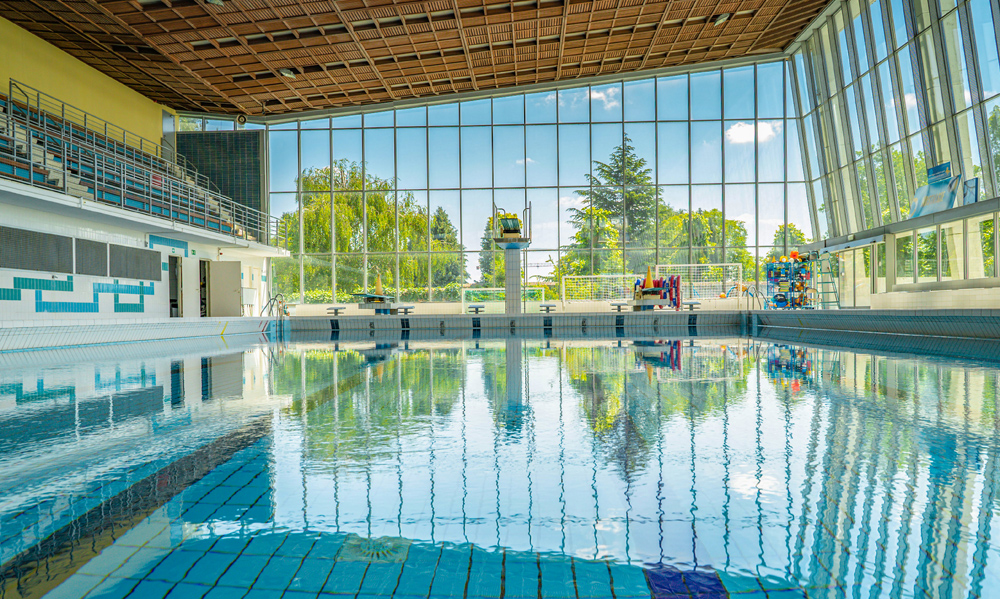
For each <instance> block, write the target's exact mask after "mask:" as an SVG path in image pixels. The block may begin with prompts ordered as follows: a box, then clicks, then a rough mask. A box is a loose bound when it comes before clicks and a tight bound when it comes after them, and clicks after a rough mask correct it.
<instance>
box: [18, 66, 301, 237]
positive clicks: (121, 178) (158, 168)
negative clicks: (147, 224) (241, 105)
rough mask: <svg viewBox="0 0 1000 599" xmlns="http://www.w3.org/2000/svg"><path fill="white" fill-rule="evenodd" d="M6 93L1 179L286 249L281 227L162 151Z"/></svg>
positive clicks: (83, 116) (76, 114) (92, 120)
mask: <svg viewBox="0 0 1000 599" xmlns="http://www.w3.org/2000/svg"><path fill="white" fill-rule="evenodd" d="M10 92H11V95H10V96H8V97H7V98H3V97H2V96H0V176H2V177H5V178H8V179H13V180H16V181H19V182H22V183H27V184H30V185H32V186H35V187H40V188H45V189H50V190H53V191H60V192H62V193H66V194H68V195H72V196H75V197H79V198H83V199H88V200H93V201H96V202H100V203H103V204H110V205H115V206H118V207H119V208H122V209H125V210H130V211H134V212H142V213H146V214H149V215H152V216H156V217H159V218H164V219H168V220H172V221H177V222H182V223H185V224H188V225H192V226H195V227H199V228H203V229H208V230H211V231H215V232H219V233H223V234H225V235H232V236H234V237H237V238H240V239H246V240H248V241H255V242H258V243H262V244H266V245H270V246H275V247H287V241H288V231H287V225H286V224H285V223H282V222H281V220H280V219H278V218H275V217H272V216H271V215H269V214H266V213H264V212H261V211H259V210H255V209H253V208H249V207H247V206H244V205H242V204H239V203H237V202H234V201H233V200H231V199H230V198H227V197H226V196H224V195H222V194H221V193H220V192H219V191H218V188H216V187H215V186H214V185H212V184H211V182H210V181H209V180H208V179H207V178H205V177H204V176H203V175H200V174H198V173H197V172H195V171H192V170H191V169H189V168H186V167H185V166H184V165H182V164H178V163H176V162H173V161H171V160H169V159H167V158H166V157H165V154H166V153H169V150H168V149H166V148H164V147H162V146H160V145H158V144H154V143H153V142H150V141H148V140H146V139H144V138H142V137H140V136H138V135H134V134H131V133H128V132H126V131H125V130H123V129H121V128H119V127H116V126H114V125H111V124H110V123H107V122H106V121H103V120H100V119H97V118H96V117H93V116H91V115H88V114H87V113H85V112H83V111H80V110H77V109H75V108H73V107H71V106H69V105H67V104H65V103H62V102H59V101H58V100H56V99H55V98H52V97H51V96H46V95H45V94H42V93H41V92H37V90H32V89H31V88H28V87H26V86H24V85H21V84H18V83H16V82H11V86H10ZM92 125H93V126H97V127H98V129H97V130H95V129H94V128H92ZM106 133H107V134H106ZM147 150H150V151H147Z"/></svg>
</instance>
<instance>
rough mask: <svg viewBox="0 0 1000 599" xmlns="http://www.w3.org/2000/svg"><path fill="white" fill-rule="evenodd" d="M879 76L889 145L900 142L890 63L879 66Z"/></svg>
mask: <svg viewBox="0 0 1000 599" xmlns="http://www.w3.org/2000/svg"><path fill="white" fill-rule="evenodd" d="M878 76H879V82H880V84H881V86H882V112H883V113H884V115H885V126H886V130H887V131H888V132H889V143H896V142H897V141H899V122H898V120H897V119H898V117H897V115H896V100H895V97H894V96H893V91H892V71H891V70H890V68H889V62H888V61H886V62H883V63H882V64H880V65H878Z"/></svg>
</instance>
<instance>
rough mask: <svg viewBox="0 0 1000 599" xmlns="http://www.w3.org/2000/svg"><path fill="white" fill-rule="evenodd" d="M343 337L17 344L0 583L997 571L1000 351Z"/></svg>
mask: <svg viewBox="0 0 1000 599" xmlns="http://www.w3.org/2000/svg"><path fill="white" fill-rule="evenodd" d="M328 339H329V338H327V340H319V339H315V340H310V339H303V340H297V341H296V340H292V341H289V342H282V343H274V342H268V341H267V339H265V338H263V337H259V338H258V337H250V336H241V337H237V338H233V339H222V338H213V339H200V340H194V341H186V342H180V341H178V342H172V343H159V344H156V346H155V347H150V344H142V345H134V344H133V345H122V346H100V347H91V348H77V349H66V350H54V351H48V352H21V353H18V354H0V558H2V564H3V565H2V568H3V578H2V584H3V587H2V598H3V599H11V598H22V597H42V596H46V597H52V598H78V597H88V598H92V597H108V598H115V597H135V598H138V599H146V598H156V597H165V596H168V595H169V596H170V597H206V598H229V597H233V598H235V597H246V598H255V597H260V598H264V597H280V596H285V597H303V598H305V597H317V596H333V597H345V598H346V597H357V598H364V597H372V598H374V597H398V598H419V597H423V598H435V597H442V598H443V597H462V598H498V597H511V598H522V597H525V598H527V597H535V598H549V597H551V598H562V599H572V598H577V597H579V598H619V599H626V598H635V597H644V598H653V599H663V598H670V599H681V598H688V597H691V598H700V599H716V598H724V597H738V598H745V599H751V598H753V599H765V598H768V599H793V598H800V599H801V598H806V597H808V598H810V599H814V598H827V597H830V598H832V597H850V598H857V599H862V598H863V599H876V598H881V597H885V598H902V597H907V598H908V597H1000V555H998V553H1000V542H995V541H994V539H993V533H992V530H993V525H994V523H993V517H994V513H995V510H996V507H997V504H998V486H997V481H998V479H1000V472H998V463H1000V414H998V412H997V392H998V384H1000V370H998V369H997V366H996V365H995V364H989V363H985V362H974V361H954V360H945V359H942V358H932V357H920V356H916V355H913V354H903V353H894V354H892V355H884V354H879V353H873V352H871V351H861V350H848V349H842V348H837V347H832V346H807V345H801V346H796V345H789V344H787V343H784V342H777V341H771V340H767V339H762V338H746V337H739V336H734V337H696V338H666V337H664V338H655V339H653V338H649V339H628V338H610V339H600V338H597V339H595V338H589V339H570V338H567V339H559V338H539V339H523V338H507V339H503V338H501V339H468V340H452V341H448V340H438V341H419V340H412V341H411V340H398V339H397V340H382V341H379V340H362V341H330V340H328ZM137 356H143V357H137Z"/></svg>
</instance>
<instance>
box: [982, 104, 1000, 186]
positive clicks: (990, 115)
mask: <svg viewBox="0 0 1000 599" xmlns="http://www.w3.org/2000/svg"><path fill="white" fill-rule="evenodd" d="M985 108H986V135H987V147H989V149H990V153H991V154H992V155H993V156H992V158H993V173H994V181H1000V98H997V99H995V100H991V101H990V102H989V103H987V104H986V106H985ZM998 187H1000V186H998Z"/></svg>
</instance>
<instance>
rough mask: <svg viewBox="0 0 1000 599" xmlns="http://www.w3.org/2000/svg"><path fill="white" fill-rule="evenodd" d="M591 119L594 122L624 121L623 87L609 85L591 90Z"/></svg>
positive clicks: (597, 86)
mask: <svg viewBox="0 0 1000 599" xmlns="http://www.w3.org/2000/svg"><path fill="white" fill-rule="evenodd" d="M590 118H591V120H592V121H595V122H598V121H605V122H607V121H620V120H622V85H621V83H609V84H607V85H595V86H593V87H591V88H590Z"/></svg>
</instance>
